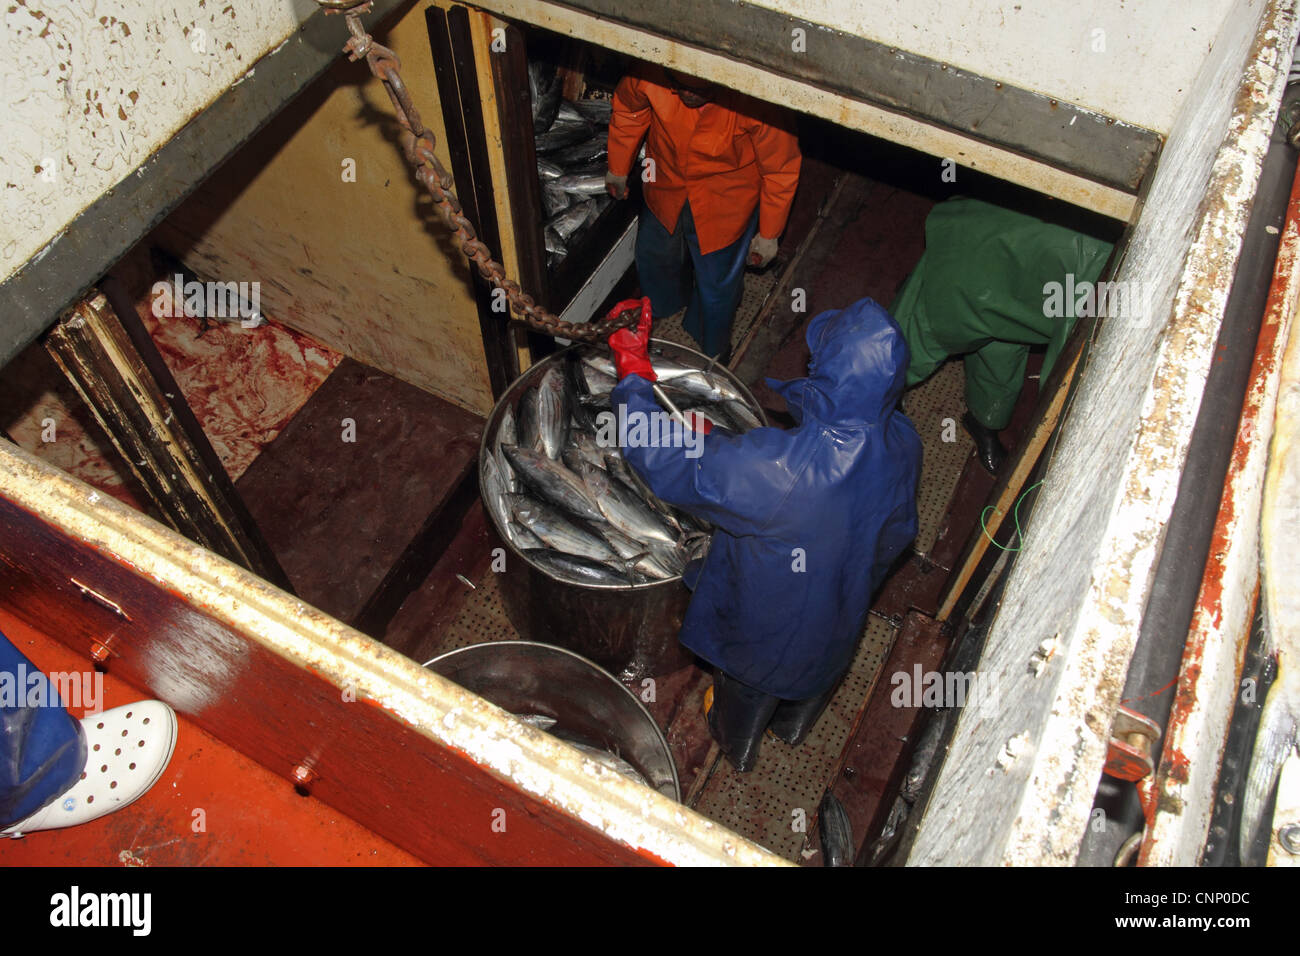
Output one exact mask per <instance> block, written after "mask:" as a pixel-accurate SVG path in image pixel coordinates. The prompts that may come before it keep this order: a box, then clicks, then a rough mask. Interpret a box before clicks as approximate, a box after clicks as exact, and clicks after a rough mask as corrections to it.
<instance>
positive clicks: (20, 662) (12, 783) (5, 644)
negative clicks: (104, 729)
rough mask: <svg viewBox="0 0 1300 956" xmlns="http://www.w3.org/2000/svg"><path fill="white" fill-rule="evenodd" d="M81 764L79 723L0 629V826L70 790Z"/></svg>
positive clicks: (82, 741)
mask: <svg viewBox="0 0 1300 956" xmlns="http://www.w3.org/2000/svg"><path fill="white" fill-rule="evenodd" d="M85 768H86V736H85V733H84V732H83V731H82V729H81V721H79V720H76V719H74V718H73V716H72V715H71V714H69V713H68V712H67V710H66V709H64V706H63V703H62V701H60V700H59V697H58V692H57V691H56V690H55V689H54V686H53V685H52V684H51V683H50V681H49V678H47V677H46V676H45V674H44V673H43V672H42V671H41V670H40V669H39V668H37V667H36V666H35V665H34V664H32V662H31V661H29V660H28V659H27V658H26V657H24V656H23V655H22V654H21V653H19V651H18V648H16V647H14V645H13V644H12V643H11V642H10V640H9V639H8V638H7V637H5V636H4V634H3V633H0V829H4V828H5V827H7V826H10V825H11V824H14V823H17V822H18V821H19V820H25V819H27V818H28V817H29V816H31V815H32V814H33V813H35V812H36V811H37V810H40V809H41V808H42V807H44V806H45V805H46V804H48V803H52V802H53V801H54V799H55V798H56V797H58V796H59V795H60V794H62V793H64V792H65V791H67V790H69V789H71V787H72V785H73V784H74V783H76V782H77V781H78V780H79V779H80V778H81V771H82V770H84V769H85Z"/></svg>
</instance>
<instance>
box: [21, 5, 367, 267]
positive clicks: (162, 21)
mask: <svg viewBox="0 0 1300 956" xmlns="http://www.w3.org/2000/svg"><path fill="white" fill-rule="evenodd" d="M316 9H317V7H316V4H315V3H314V2H312V0H237V2H236V0H98V2H97V0H8V2H7V3H5V4H4V6H3V7H0V11H3V12H0V18H2V19H0V23H2V24H3V26H0V102H2V103H3V107H4V108H3V109H0V171H2V174H3V176H4V189H3V190H0V280H3V279H5V278H7V277H8V276H9V275H10V274H12V273H13V272H14V271H15V270H16V269H17V268H18V267H19V266H21V265H22V264H23V263H24V262H26V261H27V260H28V259H29V258H31V257H32V256H33V255H35V254H36V253H38V252H39V251H40V250H41V249H42V248H44V247H45V246H46V245H47V244H48V243H49V242H50V240H51V239H53V238H54V237H55V236H57V235H58V234H59V233H60V232H61V231H62V230H63V229H64V228H65V227H66V225H67V224H68V223H69V222H71V221H72V219H73V218H75V217H76V216H77V214H79V213H80V212H81V211H82V210H84V209H85V208H86V207H87V206H88V205H90V204H91V203H92V202H93V201H94V200H95V199H96V198H98V197H99V195H100V194H101V193H103V192H104V191H105V190H107V189H109V188H110V187H112V186H113V185H114V184H116V183H118V182H120V181H121V180H122V179H124V178H125V177H126V176H127V175H129V174H130V173H132V172H133V171H134V170H135V169H136V168H137V167H138V166H139V165H140V164H141V163H142V162H144V161H145V160H146V159H148V158H149V156H151V155H152V154H153V153H154V152H155V151H156V150H157V149H158V148H159V147H160V146H162V145H163V144H164V143H165V142H167V140H168V139H170V138H171V136H172V135H173V134H174V133H175V132H176V131H177V130H179V129H180V128H181V127H182V126H184V125H185V123H186V122H188V121H189V120H190V118H191V117H193V116H194V115H195V114H196V113H198V112H199V111H200V110H202V109H204V108H205V107H206V106H208V105H209V104H210V103H211V102H212V101H213V100H215V99H216V98H217V96H218V95H220V94H221V92H222V91H223V90H225V89H226V88H227V87H228V86H230V85H231V84H232V83H234V82H235V81H236V80H238V79H239V78H240V77H242V76H243V75H244V74H245V73H247V71H248V69H249V67H251V66H252V65H253V64H254V63H255V62H256V61H257V60H258V59H260V58H261V57H262V56H263V55H265V54H266V53H268V52H269V51H271V50H272V49H274V48H275V47H276V46H278V45H280V43H282V42H283V41H284V40H285V39H287V38H288V37H289V36H290V35H291V34H292V33H293V32H294V31H295V30H296V29H297V27H298V24H299V23H300V22H301V21H302V20H304V19H306V17H307V16H308V15H310V14H311V13H313V12H314V11H315V10H316ZM341 32H342V25H341V24H340V33H341ZM339 42H340V46H341V44H342V38H340V41H339Z"/></svg>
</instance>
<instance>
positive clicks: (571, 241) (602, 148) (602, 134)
mask: <svg viewBox="0 0 1300 956" xmlns="http://www.w3.org/2000/svg"><path fill="white" fill-rule="evenodd" d="M561 86H562V83H561V80H560V77H559V76H558V75H557V73H556V71H555V68H554V67H553V66H550V65H548V64H546V63H544V62H542V61H539V60H534V61H531V62H530V63H529V64H528V87H529V92H530V93H531V94H532V100H533V135H534V141H535V143H536V146H537V174H538V176H539V177H540V179H541V183H542V207H543V210H544V211H545V213H546V229H545V233H546V265H547V267H548V268H551V269H554V268H555V267H556V266H557V265H559V264H560V263H561V262H562V261H563V260H564V258H565V256H567V255H568V254H569V250H570V249H571V248H573V246H574V245H575V244H576V243H577V241H578V237H579V236H580V235H581V234H582V232H583V230H585V229H587V228H588V227H589V226H590V225H591V224H592V223H593V222H595V221H596V219H597V218H599V216H600V214H601V213H602V212H603V211H604V210H605V208H606V207H607V206H609V205H610V203H612V202H613V199H611V198H610V197H609V195H608V194H607V193H606V192H605V169H606V162H605V160H606V146H607V143H608V138H609V117H610V110H611V108H612V104H613V101H612V100H608V99H596V98H594V97H593V98H590V99H581V100H577V101H576V102H570V101H569V100H566V99H564V98H563V97H562V95H561V91H560V87H561Z"/></svg>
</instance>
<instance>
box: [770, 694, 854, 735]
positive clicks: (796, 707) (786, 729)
mask: <svg viewBox="0 0 1300 956" xmlns="http://www.w3.org/2000/svg"><path fill="white" fill-rule="evenodd" d="M839 686H840V682H839V681H838V680H837V681H836V682H835V683H834V684H832V685H831V689H830V690H828V691H827V692H826V693H824V694H822V695H821V696H820V697H810V698H808V699H807V700H783V701H781V703H780V704H779V705H778V706H777V708H776V713H775V714H773V715H772V723H771V724H770V725H769V729H770V730H771V731H772V735H773V736H775V737H779V738H781V739H782V740H784V741H785V742H786V743H788V744H790V746H792V747H797V746H799V745H800V744H801V743H803V742H804V741H805V740H806V739H807V738H808V734H809V733H811V732H812V729H813V727H814V726H816V724H817V721H818V719H819V718H820V717H821V715H822V712H823V711H825V710H826V705H827V704H829V703H830V702H831V698H832V697H834V696H835V691H836V689H837V688H838V687H839Z"/></svg>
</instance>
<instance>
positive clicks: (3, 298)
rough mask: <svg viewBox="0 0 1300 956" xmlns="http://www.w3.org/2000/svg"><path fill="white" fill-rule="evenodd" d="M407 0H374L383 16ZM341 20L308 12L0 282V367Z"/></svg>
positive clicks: (231, 141)
mask: <svg viewBox="0 0 1300 956" xmlns="http://www.w3.org/2000/svg"><path fill="white" fill-rule="evenodd" d="M403 2H404V0H374V13H373V14H371V20H372V22H374V23H379V22H381V21H382V20H383V19H384V18H386V17H387V16H388V15H389V14H391V13H393V12H394V11H395V10H397V8H398V7H400V6H401V5H402V3H403ZM338 30H339V21H338V20H337V19H336V18H335V17H326V16H325V14H324V12H323V11H318V12H315V13H313V14H312V15H311V16H310V17H308V18H307V19H306V20H305V21H304V23H303V24H302V27H301V28H300V29H299V30H297V31H296V32H294V33H293V34H291V35H290V36H289V37H288V39H286V40H285V41H284V43H282V44H280V45H279V46H277V47H276V48H275V49H273V50H271V51H270V52H269V53H267V54H266V55H265V56H264V57H262V58H261V59H260V60H258V61H257V62H256V63H254V64H252V65H251V66H250V67H249V70H248V72H247V73H246V74H244V76H243V77H242V78H241V79H240V80H239V81H238V82H236V83H234V84H232V85H231V86H230V87H229V88H228V89H227V90H226V91H225V92H224V93H222V94H221V95H220V96H219V97H218V98H217V99H216V100H215V101H214V102H213V103H212V104H211V105H210V106H208V107H207V108H206V109H205V110H203V111H202V112H200V113H199V114H198V115H197V116H195V117H194V119H192V120H191V121H190V122H189V123H187V124H186V125H185V126H184V127H182V128H181V129H180V130H179V131H178V132H177V133H176V135H175V136H173V137H172V138H171V139H170V140H169V141H168V142H167V143H165V144H164V145H163V146H161V147H160V148H159V149H158V151H157V152H156V153H154V154H153V155H152V156H151V157H149V159H147V160H146V161H145V162H144V163H142V164H141V165H140V167H139V168H138V169H135V170H131V171H129V173H128V174H127V175H126V176H125V177H124V178H123V179H122V180H121V182H119V183H118V184H117V185H115V186H114V187H113V188H112V189H109V190H108V191H106V192H105V193H104V194H103V195H101V196H100V197H99V198H98V199H96V200H95V201H94V202H92V203H91V204H90V205H88V206H87V207H86V208H85V210H83V211H82V212H81V213H80V214H79V215H78V216H77V217H76V218H75V219H73V221H72V222H70V223H69V224H68V225H67V227H66V228H65V229H64V230H63V231H62V232H61V233H59V235H58V236H57V237H55V238H54V239H53V240H52V241H51V242H50V244H49V245H48V246H46V248H45V249H43V250H41V253H40V254H39V255H37V256H34V257H33V258H32V259H31V260H30V261H29V262H28V263H27V264H26V265H24V266H23V267H22V268H20V269H19V270H18V271H17V272H15V273H14V274H13V275H12V276H10V277H9V278H8V279H6V280H5V281H4V282H3V283H0V315H3V316H4V322H3V323H0V367H2V366H4V365H7V364H8V363H9V362H10V361H11V360H12V359H13V358H14V356H16V355H17V354H18V353H19V352H20V351H22V350H23V349H24V348H26V347H27V345H29V344H30V343H31V342H33V341H35V339H36V338H37V336H39V335H40V333H41V332H42V331H44V330H45V329H46V328H47V327H48V326H49V325H50V324H51V323H52V322H53V321H54V320H55V319H56V318H57V317H58V315H59V313H60V312H62V311H64V310H65V309H67V308H68V307H69V306H70V305H72V304H73V303H74V302H76V301H77V300H78V299H80V298H81V297H82V296H83V295H85V294H86V292H87V290H89V289H90V287H91V286H92V285H94V284H95V283H96V282H97V281H98V280H99V278H100V276H102V275H103V274H104V272H105V271H107V270H108V268H109V267H110V266H111V265H112V264H113V263H114V262H116V261H117V260H118V259H120V258H121V257H122V256H123V255H124V254H125V253H126V252H127V251H128V250H129V249H130V248H131V247H132V246H133V245H135V243H136V242H137V241H139V239H140V237H141V236H143V235H144V234H145V233H147V232H148V231H149V230H150V229H152V228H153V227H154V226H156V225H157V224H158V223H159V222H161V221H162V220H163V218H164V217H165V216H166V215H167V214H168V213H169V212H171V210H172V209H174V208H175V207H176V206H178V205H179V204H180V202H181V200H183V199H184V198H185V197H186V196H187V195H189V193H190V192H191V191H193V190H194V188H195V187H197V186H198V184H199V183H200V182H202V181H203V180H204V179H205V178H207V176H208V175H209V174H210V173H211V172H212V171H213V170H214V169H216V168H217V167H218V166H220V165H221V164H222V163H223V162H225V160H226V159H227V158H228V157H229V156H230V155H232V154H233V153H234V152H235V151H236V150H237V149H239V148H240V147H241V146H242V145H243V144H244V143H246V142H247V141H248V140H249V139H250V138H252V136H253V134H254V133H256V132H257V131H258V130H259V129H261V128H262V127H263V126H264V125H266V123H268V122H269V121H270V120H271V119H272V118H273V117H274V116H275V115H276V114H277V113H279V111H280V110H281V109H282V108H283V107H284V106H285V105H287V104H288V103H289V101H290V100H292V99H293V98H294V97H295V96H297V95H298V93H300V92H301V91H302V90H303V89H305V88H306V86H307V85H308V84H309V83H310V82H311V81H312V80H314V79H315V78H316V77H317V76H319V75H320V74H321V73H323V72H324V71H325V69H326V68H327V67H328V66H329V65H330V64H331V63H333V62H334V60H335V59H336V58H337V56H338V50H339V44H338V43H337V42H336V41H335V38H336V37H337V36H338V32H337V31H338Z"/></svg>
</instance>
